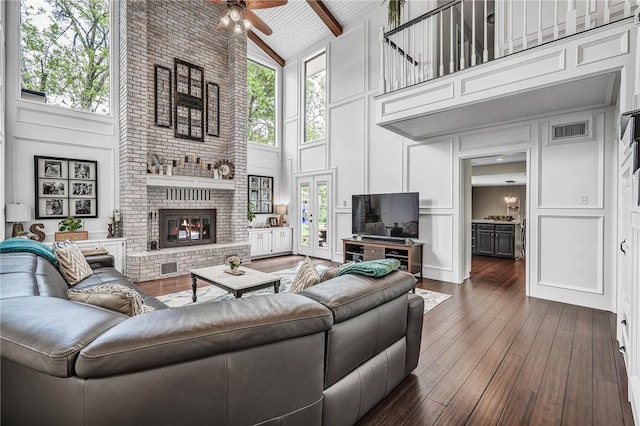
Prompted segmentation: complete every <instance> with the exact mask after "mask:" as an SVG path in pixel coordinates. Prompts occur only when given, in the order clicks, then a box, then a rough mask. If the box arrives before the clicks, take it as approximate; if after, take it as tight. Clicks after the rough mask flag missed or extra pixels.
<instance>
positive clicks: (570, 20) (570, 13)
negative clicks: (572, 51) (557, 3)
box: [565, 0, 589, 36]
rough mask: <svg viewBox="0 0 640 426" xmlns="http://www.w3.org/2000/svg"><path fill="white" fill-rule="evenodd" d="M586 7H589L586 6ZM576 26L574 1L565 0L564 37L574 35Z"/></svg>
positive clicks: (576, 16) (576, 17) (576, 18)
mask: <svg viewBox="0 0 640 426" xmlns="http://www.w3.org/2000/svg"><path fill="white" fill-rule="evenodd" d="M587 7H589V5H588V4H587ZM577 26H578V15H577V11H576V0H567V16H566V17H565V36H567V35H571V34H575V33H576V30H577Z"/></svg>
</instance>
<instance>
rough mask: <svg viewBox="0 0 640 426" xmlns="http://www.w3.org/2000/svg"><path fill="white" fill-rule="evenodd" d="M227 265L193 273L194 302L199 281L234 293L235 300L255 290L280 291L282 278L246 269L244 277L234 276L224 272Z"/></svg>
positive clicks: (201, 269)
mask: <svg viewBox="0 0 640 426" xmlns="http://www.w3.org/2000/svg"><path fill="white" fill-rule="evenodd" d="M225 268H226V266H225V265H219V266H211V267H208V268H200V269H194V270H192V271H190V272H191V287H192V289H193V297H192V299H193V301H194V302H195V301H196V300H198V295H197V291H198V280H201V281H204V282H206V283H209V284H211V285H214V286H216V287H218V288H221V289H223V290H226V291H228V292H229V293H232V294H233V296H234V297H235V298H240V297H242V295H243V294H245V293H248V292H250V291H254V290H260V289H263V288H267V287H271V286H273V291H274V292H275V293H278V292H279V290H280V277H278V276H277V275H273V274H267V273H265V272H260V271H256V270H255V269H249V268H244V269H243V270H244V271H245V273H244V274H242V275H233V274H229V273H227V272H224V269H225Z"/></svg>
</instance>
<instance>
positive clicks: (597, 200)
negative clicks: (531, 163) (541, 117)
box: [538, 114, 604, 209]
mask: <svg viewBox="0 0 640 426" xmlns="http://www.w3.org/2000/svg"><path fill="white" fill-rule="evenodd" d="M596 118H597V119H594V120H593V123H594V126H595V129H594V138H580V139H567V141H566V142H563V143H558V142H552V143H550V142H549V132H548V131H546V129H547V127H548V126H549V122H545V123H542V124H541V128H540V153H541V154H540V158H539V162H538V177H539V180H540V182H539V188H540V190H539V200H540V208H556V209H557V208H603V206H604V194H603V192H604V189H603V185H604V134H603V129H604V114H598V115H597V116H596ZM569 123H570V121H569ZM572 140H574V141H575V142H573V143H572V142H571V141H572Z"/></svg>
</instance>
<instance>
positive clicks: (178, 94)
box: [173, 58, 205, 142]
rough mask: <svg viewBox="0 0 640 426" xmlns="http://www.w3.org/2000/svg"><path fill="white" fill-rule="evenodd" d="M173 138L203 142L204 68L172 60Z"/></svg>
mask: <svg viewBox="0 0 640 426" xmlns="http://www.w3.org/2000/svg"><path fill="white" fill-rule="evenodd" d="M173 73H174V80H175V85H174V90H173V93H174V98H175V108H174V121H175V130H174V136H175V137H176V138H180V139H190V140H197V141H201V142H202V141H204V130H205V129H204V123H205V117H204V102H203V97H204V96H203V94H204V68H202V67H200V66H198V65H194V64H191V63H189V62H186V61H183V60H180V59H177V58H175V59H174V70H173Z"/></svg>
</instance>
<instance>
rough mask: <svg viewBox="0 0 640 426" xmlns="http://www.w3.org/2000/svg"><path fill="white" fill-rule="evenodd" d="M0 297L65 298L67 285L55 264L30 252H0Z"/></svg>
mask: <svg viewBox="0 0 640 426" xmlns="http://www.w3.org/2000/svg"><path fill="white" fill-rule="evenodd" d="M0 283H1V286H0V298H2V299H8V298H11V297H23V296H49V297H58V298H62V299H67V289H68V288H69V286H68V285H67V282H66V281H65V280H64V278H62V275H60V272H59V271H58V268H56V267H55V266H53V264H52V263H51V262H49V261H48V260H45V258H43V257H41V256H38V255H35V254H33V253H25V252H22V253H2V254H0Z"/></svg>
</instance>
